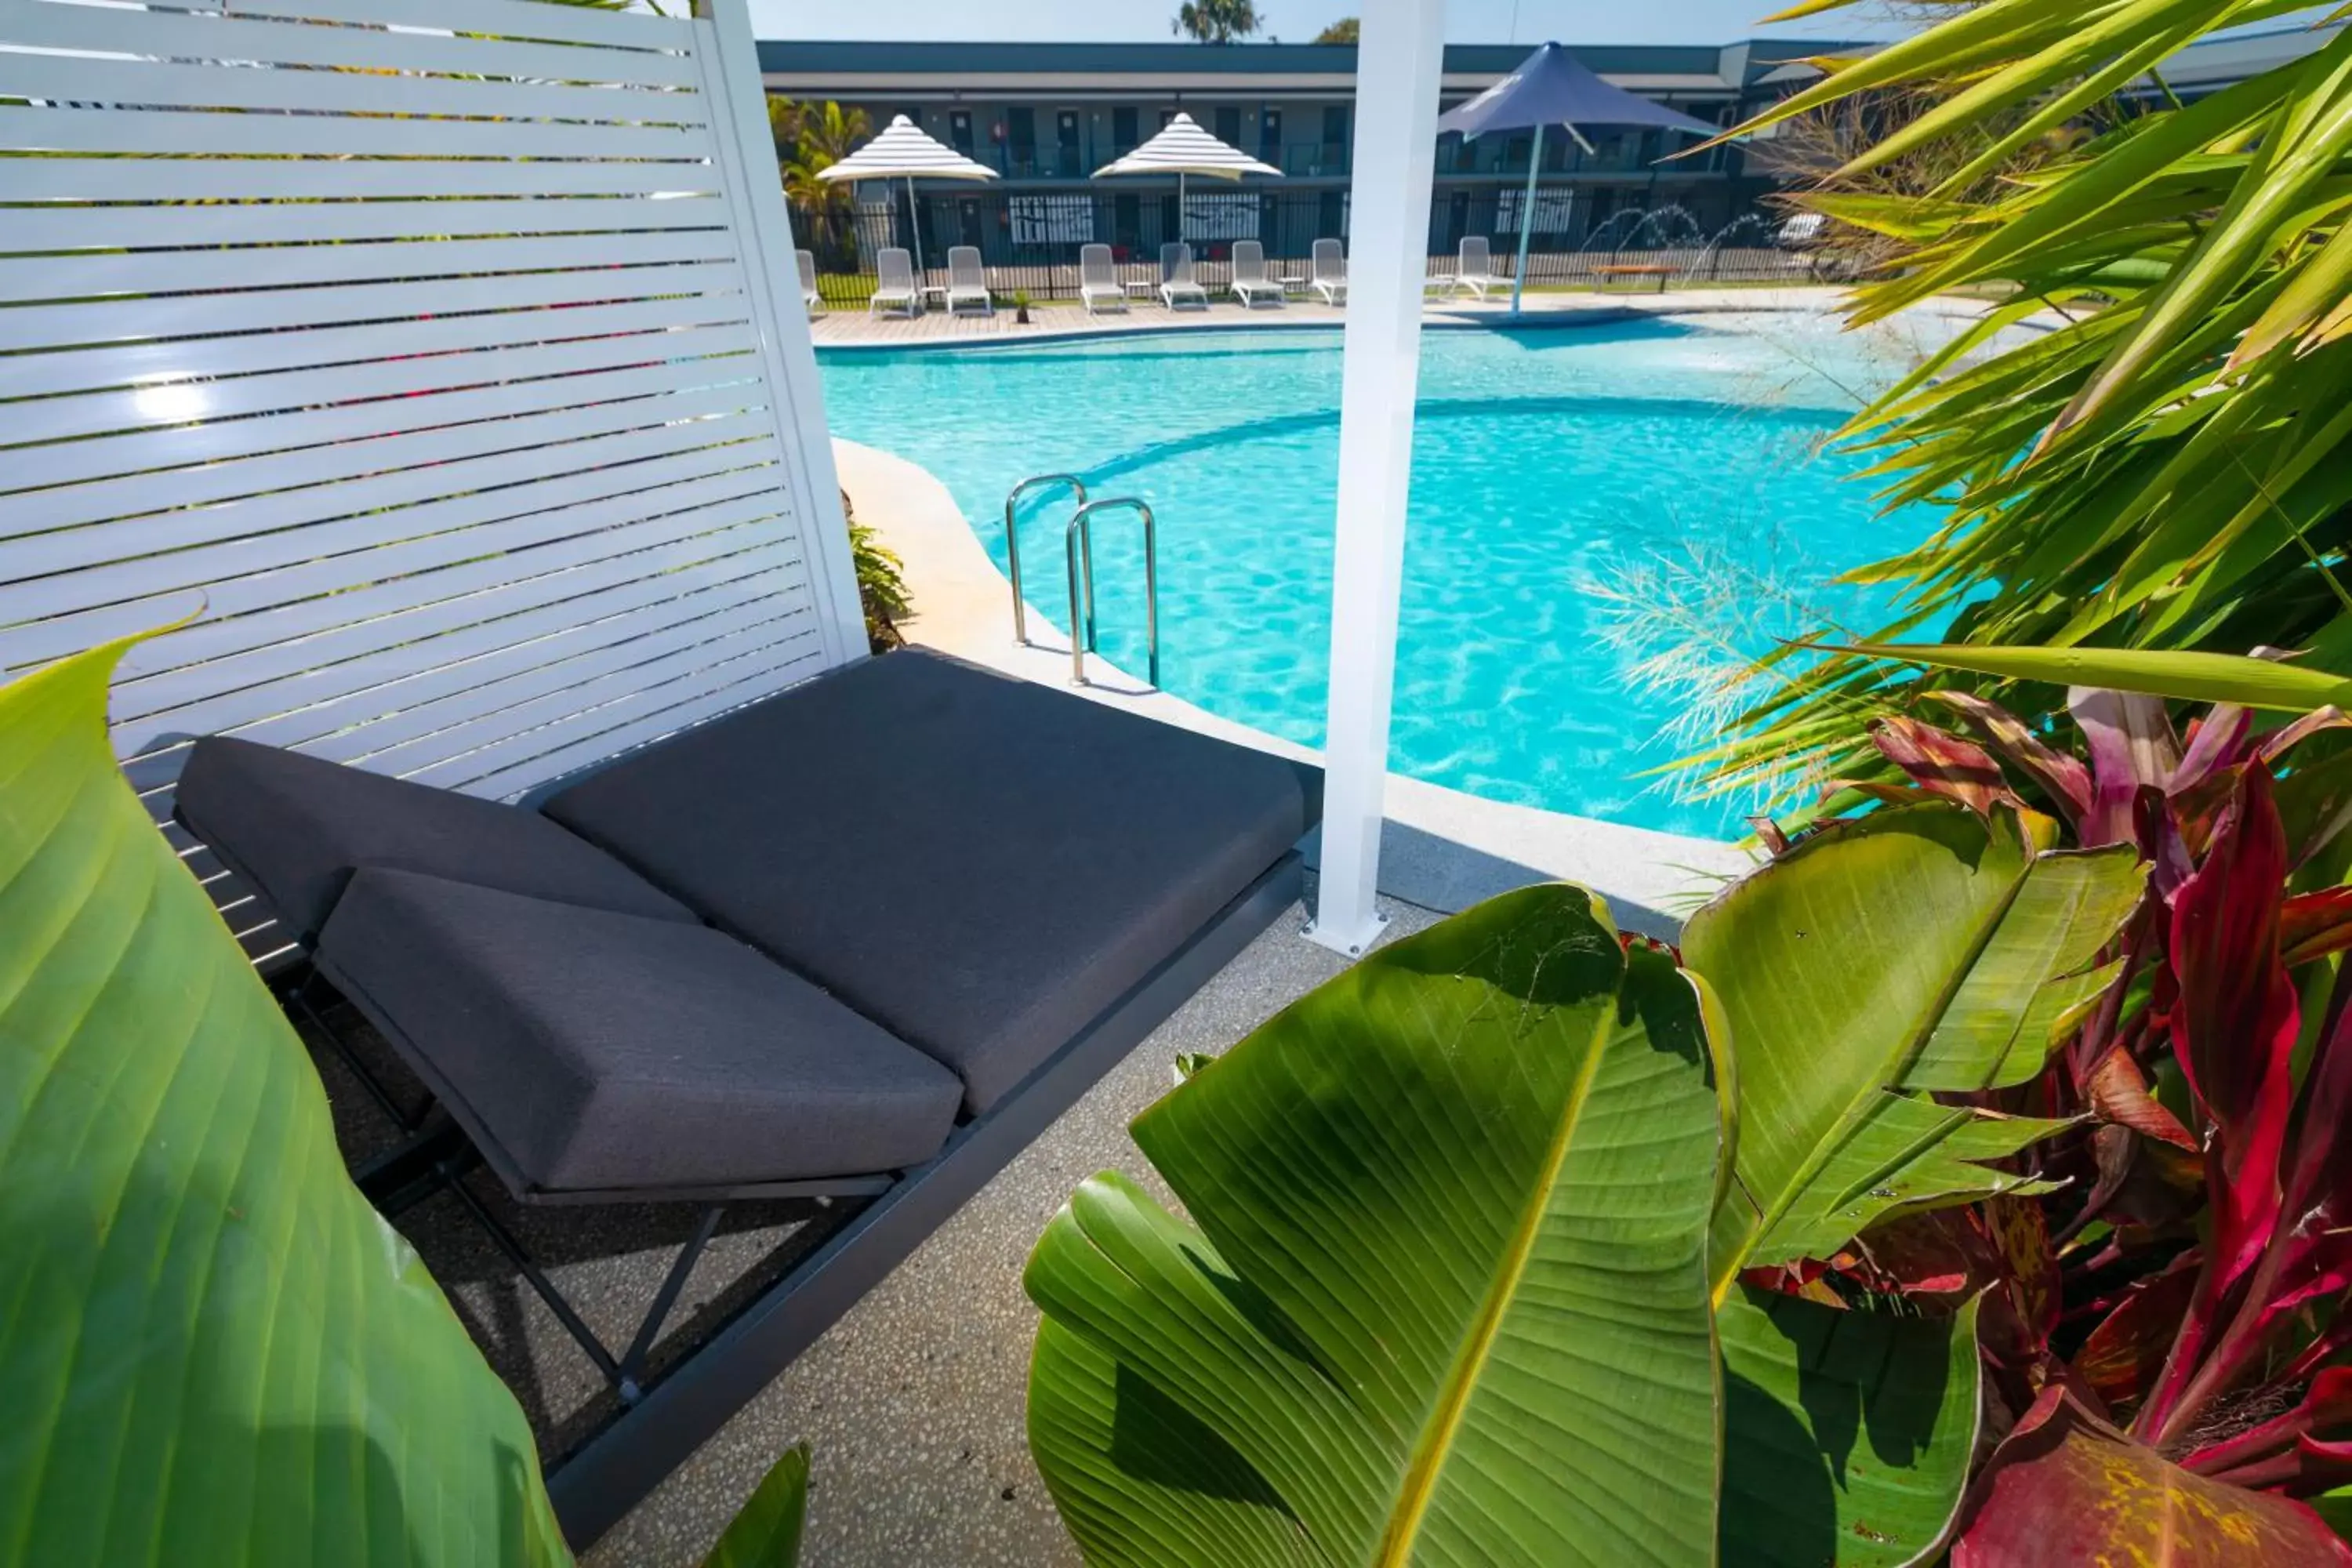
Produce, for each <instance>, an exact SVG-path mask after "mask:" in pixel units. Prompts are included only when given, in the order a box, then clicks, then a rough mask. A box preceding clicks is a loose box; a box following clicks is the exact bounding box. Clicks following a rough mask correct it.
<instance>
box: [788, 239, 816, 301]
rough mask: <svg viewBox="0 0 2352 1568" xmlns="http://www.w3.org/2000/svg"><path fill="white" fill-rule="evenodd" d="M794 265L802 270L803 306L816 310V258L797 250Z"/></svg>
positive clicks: (811, 254) (794, 255) (794, 252)
mask: <svg viewBox="0 0 2352 1568" xmlns="http://www.w3.org/2000/svg"><path fill="white" fill-rule="evenodd" d="M793 265H794V266H795V267H797V268H799V269H800V275H801V305H802V307H803V309H806V310H815V309H816V304H817V291H816V257H815V255H814V253H813V252H810V251H806V250H795V251H793Z"/></svg>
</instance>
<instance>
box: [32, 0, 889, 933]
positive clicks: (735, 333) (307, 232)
mask: <svg viewBox="0 0 2352 1568" xmlns="http://www.w3.org/2000/svg"><path fill="white" fill-rule="evenodd" d="M189 4H190V5H194V6H208V7H209V8H207V9H193V8H186V7H175V8H172V9H164V8H162V7H156V6H145V7H142V6H138V5H119V4H117V5H110V4H104V3H84V0H0V278H5V284H4V285H0V674H5V675H14V674H20V673H22V672H23V671H24V670H25V669H26V668H28V667H31V666H34V665H37V664H41V663H45V662H47V661H48V660H50V659H54V658H58V657H60V656H62V655H65V654H68V653H72V652H74V651H76V650H78V649H80V648H83V647H89V646H90V645H92V644H95V643H98V642H100V641H103V640H105V639H107V638H110V637H117V636H120V635H122V634H124V633H128V632H132V631H137V630H142V629H144V628H149V627H153V626H159V625H162V624H164V623H167V622H171V621H174V620H177V619H179V618H181V617H184V616H191V615H194V616H196V617H197V618H196V619H195V620H194V621H193V622H192V623H191V624H190V625H188V626H185V627H184V629H181V630H177V631H173V632H172V633H170V634H169V635H167V636H164V637H159V638H156V639H154V640H152V641H150V642H148V643H146V644H144V645H142V647H139V648H138V649H136V650H135V651H134V652H133V653H132V655H131V658H129V659H128V660H127V661H126V662H125V665H124V667H123V669H122V672H121V678H120V679H119V681H118V684H117V687H116V689H115V695H114V710H113V717H114V734H115V740H116V746H117V751H118V752H119V754H120V755H121V757H122V759H123V761H124V764H125V768H126V771H127V772H128V773H129V774H130V776H131V781H132V783H133V784H135V785H136V786H137V787H138V788H139V789H140V790H141V791H142V794H144V795H146V796H147V798H148V799H149V801H150V803H151V805H152V808H153V810H154V812H155V815H156V816H157V818H158V820H159V821H161V820H164V819H166V818H167V817H168V816H169V813H170V807H171V783H172V781H173V778H174V777H175V776H176V775H177V773H178V770H179V767H180V763H181V761H182V759H183V757H184V754H185V751H186V747H187V744H188V742H189V741H190V740H191V739H192V738H193V737H194V736H198V735H205V734H213V733H226V734H234V735H240V736H244V737H247V738H248V739H251V740H255V741H261V742H269V743H271V744H275V745H281V746H291V747H294V748H297V749H299V750H301V751H304V752H310V753H313V754H315V755H318V756H322V757H329V758H332V759H334V760H336V761H338V762H345V763H357V764H359V765H361V766H362V767H367V768H372V769H375V770H378V771H381V772H384V773H394V774H399V775H401V776H404V777H408V778H413V779H417V780H420V781H422V782H425V783H427V784H439V785H444V786H447V787H451V788H456V789H462V790H466V791H469V792H472V793H475V794H479V795H493V796H512V795H517V794H520V793H521V792H523V791H526V790H528V789H530V787H531V786H533V785H535V784H541V783H544V782H545V781H547V780H549V779H551V778H555V777H557V776H559V775H561V774H562V773H567V772H570V771H572V770H573V769H576V768H579V767H581V766H583V765H585V764H587V763H593V762H595V761H597V760H599V759H602V758H604V757H606V756H610V755H612V754H614V752H619V751H622V750H625V749H626V748H627V747H629V746H632V745H635V744H638V743H641V742H645V741H647V740H650V739H653V738H655V737H656V736H658V735H661V734H663V733H666V732H667V731H672V730H675V729H677V728H679V727H680V726H682V725H685V724H688V723H691V722H693V721H697V720H699V719H702V718H706V717H708V716H709V715H711V714H713V713H716V712H719V711H721V710H725V709H727V708H730V707H733V706H735V705H737V704H740V703H742V702H745V701H748V700H751V699H753V698H756V697H760V696H763V695H766V694H767V693H769V692H772V691H774V690H776V689H780V688H782V687H783V686H786V685H789V684H791V683H793V682H794V681H796V680H799V679H803V678H804V677H806V676H809V675H812V674H814V673H816V672H818V671H820V670H822V669H824V668H827V667H829V666H830V665H833V664H836V663H839V662H842V661H844V660H845V659H847V658H853V657H855V656H856V654H858V653H862V652H863V650H864V637H863V635H862V631H861V629H860V626H861V623H860V621H859V618H858V615H857V608H856V584H855V582H854V579H853V577H852V575H851V572H850V567H849V562H848V559H847V557H848V542H847V534H846V532H845V528H844V526H843V523H842V519H841V510H840V504H839V501H838V499H837V492H836V491H835V489H834V477H833V462H832V456H831V452H830V449H829V447H827V445H826V443H825V437H824V420H823V415H822V410H821V407H820V405H819V403H818V401H817V395H816V388H815V363H814V357H813V355H812V353H811V352H810V349H809V345H808V330H807V325H806V322H805V321H804V320H803V317H802V315H801V313H800V309H799V301H798V290H797V287H796V286H793V285H791V283H790V280H791V279H792V277H793V258H792V256H791V244H792V242H791V238H790V234H789V231H788V229H787V228H786V226H785V218H784V212H783V204H782V196H781V194H780V192H779V191H778V188H777V179H776V171H775V163H774V158H773V153H772V144H771V142H770V141H769V134H768V129H767V119H766V114H765V111H764V105H763V103H762V101H761V98H760V79H759V72H758V66H757V62H756V59H755V58H754V55H753V48H754V47H753V44H752V41H751V28H750V25H749V21H748V17H747V16H746V15H745V12H744V9H743V6H744V0H718V5H719V10H718V14H717V15H716V16H696V17H693V18H688V17H683V16H680V17H664V16H653V15H637V14H615V13H610V12H604V11H598V10H593V9H577V8H573V7H571V6H566V5H551V4H543V3H541V0H189ZM698 9H700V7H698ZM776 279H784V280H785V283H786V287H782V288H780V287H778V286H777V284H776V281H775V280H776ZM166 831H168V832H169V833H171V834H172V835H173V838H174V842H175V844H176V845H177V846H178V847H179V848H180V849H181V850H182V851H183V853H184V854H185V855H186V856H188V857H189V858H190V861H191V864H192V865H193V866H194V868H195V869H196V871H197V873H198V874H199V875H200V876H203V877H205V878H206V879H208V880H212V881H215V883H216V884H219V885H218V886H217V887H216V897H218V898H219V899H220V900H221V902H222V903H223V905H224V908H225V910H227V912H228V916H229V919H230V922H231V924H232V926H234V927H238V928H240V934H241V935H244V936H245V937H246V938H247V945H248V946H249V947H251V948H252V949H254V950H255V951H256V952H267V951H268V949H269V948H270V947H272V946H274V945H276V937H275V934H274V933H273V932H271V931H267V930H265V929H258V922H259V921H261V920H262V918H263V917H262V915H261V913H260V912H259V911H258V910H257V907H256V908H254V909H251V910H247V912H246V914H245V915H244V916H243V917H242V918H241V917H240V915H239V913H238V911H239V910H240V909H241V908H244V905H243V904H242V903H241V901H240V900H241V895H240V893H239V891H238V890H237V889H234V888H233V887H231V886H228V885H227V884H226V879H225V878H223V877H222V874H221V869H220V868H219V866H218V865H217V864H216V863H214V862H212V861H211V858H210V856H209V854H208V852H206V851H205V850H204V849H202V848H201V847H198V846H195V845H194V844H193V843H192V842H190V841H189V840H188V839H187V837H186V836H185V835H184V833H182V832H181V830H180V829H178V828H177V827H176V826H167V829H166Z"/></svg>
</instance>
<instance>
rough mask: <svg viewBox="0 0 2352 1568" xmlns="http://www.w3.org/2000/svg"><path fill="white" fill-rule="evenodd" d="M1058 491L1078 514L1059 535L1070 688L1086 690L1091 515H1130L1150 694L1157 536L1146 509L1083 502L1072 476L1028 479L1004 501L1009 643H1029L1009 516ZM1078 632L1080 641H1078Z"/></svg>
mask: <svg viewBox="0 0 2352 1568" xmlns="http://www.w3.org/2000/svg"><path fill="white" fill-rule="evenodd" d="M1056 486H1058V487H1062V488H1065V489H1068V490H1070V491H1071V492H1072V493H1073V494H1075V495H1076V497H1077V498H1078V510H1076V511H1075V512H1073V513H1072V514H1071V516H1070V526H1069V527H1068V529H1066V531H1064V533H1063V535H1062V553H1063V555H1064V557H1065V566H1066V572H1067V574H1068V578H1069V591H1070V684H1071V685H1073V686H1084V685H1086V684H1087V655H1088V654H1090V653H1093V652H1096V651H1097V648H1096V645H1095V539H1094V518H1095V514H1096V513H1097V512H1107V511H1131V512H1134V513H1135V514H1136V515H1137V516H1139V517H1140V518H1141V519H1142V520H1143V636H1144V647H1145V648H1146V649H1147V650H1148V652H1149V654H1150V678H1151V686H1152V689H1154V690H1157V689H1159V687H1160V530H1159V524H1158V522H1157V521H1156V520H1154V518H1153V517H1152V515H1151V508H1150V507H1149V506H1147V505H1145V504H1144V503H1143V502H1142V501H1141V500H1138V499H1137V498H1135V497H1133V496H1108V497H1106V498H1104V499H1103V500H1087V487H1086V484H1085V482H1084V481H1083V480H1081V479H1079V478H1078V477H1077V475H1076V474H1032V475H1031V476H1030V477H1029V478H1027V479H1024V480H1022V481H1021V482H1020V483H1019V484H1017V485H1015V486H1013V490H1012V493H1011V494H1009V495H1007V496H1006V497H1005V498H1004V563H1005V567H1006V574H1007V575H1008V576H1010V577H1011V578H1012V579H1013V641H1015V642H1018V643H1022V644H1026V643H1027V642H1028V641H1029V620H1028V610H1027V608H1026V606H1025V605H1024V603H1023V600H1022V595H1021V531H1020V529H1019V528H1018V527H1016V526H1015V525H1014V519H1013V513H1014V511H1015V510H1016V509H1017V508H1018V507H1019V505H1020V503H1021V498H1022V497H1023V496H1024V495H1027V494H1028V493H1029V492H1030V491H1031V490H1034V489H1050V488H1054V487H1056ZM1081 628H1083V629H1084V635H1083V636H1081V635H1080V630H1081Z"/></svg>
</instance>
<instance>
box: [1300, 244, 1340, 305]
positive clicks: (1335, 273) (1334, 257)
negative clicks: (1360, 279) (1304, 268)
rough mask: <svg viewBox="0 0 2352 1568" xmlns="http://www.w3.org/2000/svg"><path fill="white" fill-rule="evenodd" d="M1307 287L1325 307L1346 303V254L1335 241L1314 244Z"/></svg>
mask: <svg viewBox="0 0 2352 1568" xmlns="http://www.w3.org/2000/svg"><path fill="white" fill-rule="evenodd" d="M1309 287H1311V288H1312V289H1314V290H1315V291H1316V292H1317V293H1318V294H1320V295H1322V296H1323V302H1324V303H1325V304H1327V305H1344V304H1346V303H1347V302H1348V253H1347V251H1346V250H1345V249H1344V248H1343V247H1341V246H1340V244H1339V241H1338V240H1336V239H1318V240H1317V241H1316V242H1315V267H1314V272H1313V274H1312V276H1311V277H1310V279H1309Z"/></svg>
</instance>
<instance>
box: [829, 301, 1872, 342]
mask: <svg viewBox="0 0 2352 1568" xmlns="http://www.w3.org/2000/svg"><path fill="white" fill-rule="evenodd" d="M1842 292H1843V290H1841V289H1831V288H1815V287H1811V286H1807V287H1801V288H1779V287H1755V288H1738V289H1670V290H1668V291H1667V292H1665V293H1663V294H1661V293H1657V292H1654V291H1651V290H1647V289H1645V290H1643V292H1640V293H1633V292H1630V291H1629V292H1622V293H1620V292H1616V291H1614V290H1612V291H1611V292H1608V293H1584V292H1577V293H1571V292H1565V291H1563V292H1559V293H1538V294H1529V295H1528V296H1527V298H1526V299H1525V300H1523V301H1522V304H1523V306H1524V311H1523V315H1524V318H1525V319H1526V321H1528V324H1530V325H1543V324H1547V323H1550V322H1558V321H1563V320H1565V319H1578V320H1590V319H1591V318H1593V317H1595V316H1599V317H1601V318H1603V319H1608V318H1612V317H1623V316H1627V315H1631V314H1635V313H1641V314H1651V313H1655V312H1659V311H1692V310H1790V309H1797V308H1811V309H1815V310H1819V309H1822V308H1824V307H1826V306H1827V305H1828V304H1829V303H1831V302H1832V301H1833V300H1836V299H1838V298H1839V297H1840V295H1841V294H1842ZM1510 313H1511V302H1510V296H1509V295H1508V294H1506V293H1498V294H1496V295H1494V296H1492V297H1491V298H1489V299H1487V300H1484V301H1479V300H1452V299H1438V298H1433V299H1431V300H1429V301H1428V302H1427V305H1426V308H1425V309H1424V310H1423V315H1422V320H1423V325H1424V326H1426V327H1433V328H1441V329H1442V328H1444V327H1448V326H1474V327H1475V326H1491V325H1493V324H1494V323H1495V321H1496V320H1497V319H1507V318H1508V317H1509V315H1510ZM1029 316H1030V320H1029V321H1028V322H1027V323H1026V324H1024V323H1022V322H1021V321H1017V320H1016V319H1015V318H1014V313H1013V310H1010V309H1009V308H1008V309H1004V310H998V311H997V312H996V314H995V315H993V316H975V315H961V316H950V315H948V314H947V313H946V312H945V311H943V310H927V311H925V312H924V313H923V314H921V315H919V316H911V317H907V316H869V315H867V314H866V311H865V310H864V308H863V307H859V306H845V307H843V308H841V309H838V310H819V311H818V312H817V313H816V314H815V315H814V317H812V318H811V321H810V333H811V335H812V336H813V337H814V339H815V340H816V342H817V344H818V346H820V347H823V348H894V347H895V348H907V347H916V346H924V345H930V344H940V343H955V342H970V343H988V342H1003V341H1007V340H1011V339H1015V338H1023V339H1036V338H1068V337H1094V336H1111V335H1115V334H1118V333H1122V332H1162V331H1198V330H1200V329H1202V328H1234V327H1255V328H1282V327H1289V328H1297V327H1337V326H1339V324H1340V323H1341V322H1342V321H1345V320H1346V319H1347V312H1346V311H1344V310H1336V309H1334V308H1333V307H1331V306H1329V305H1326V304H1324V303H1323V302H1322V301H1321V300H1290V301H1288V302H1287V303H1286V304H1284V305H1281V306H1279V307H1276V306H1272V305H1260V306H1257V307H1255V309H1246V310H1245V309H1244V308H1243V307H1242V306H1241V305H1240V304H1238V303H1235V302H1234V301H1231V300H1224V299H1219V300H1217V301H1216V302H1215V303H1213V304H1212V305H1210V306H1209V307H1208V309H1206V310H1189V309H1188V310H1163V309H1162V308H1161V307H1160V305H1159V304H1158V303H1156V302H1154V303H1151V304H1148V305H1147V304H1137V305H1136V306H1134V307H1133V308H1132V309H1130V310H1127V311H1125V312H1115V313H1107V314H1104V315H1099V316H1089V315H1087V312H1086V311H1085V310H1082V309H1081V308H1080V307H1078V306H1077V305H1076V304H1075V303H1072V302H1068V301H1063V300H1056V301H1055V302H1053V303H1051V304H1045V305H1032V306H1031V307H1030V308H1029Z"/></svg>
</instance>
